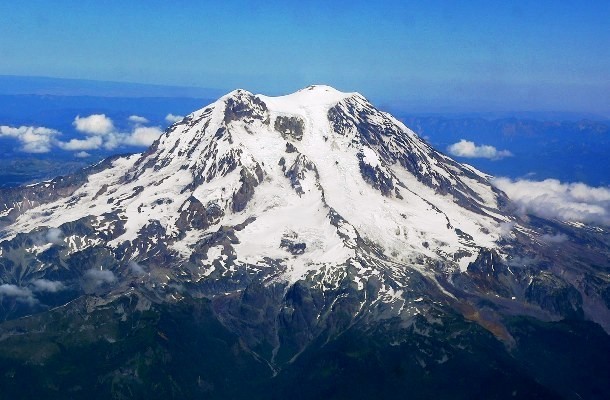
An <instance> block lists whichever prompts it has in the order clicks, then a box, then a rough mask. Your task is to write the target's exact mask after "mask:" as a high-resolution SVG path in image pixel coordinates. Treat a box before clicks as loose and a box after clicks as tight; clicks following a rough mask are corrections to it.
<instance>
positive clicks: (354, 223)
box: [8, 86, 507, 281]
mask: <svg viewBox="0 0 610 400" xmlns="http://www.w3.org/2000/svg"><path fill="white" fill-rule="evenodd" d="M487 178H488V177H487V176H486V175H484V174H482V173H480V172H478V171H476V170H474V169H473V168H471V167H467V166H463V165H461V164H459V163H456V162H455V161H453V160H451V159H450V158H448V157H447V156H445V155H443V154H440V153H438V152H436V151H435V150H433V149H432V148H431V147H430V146H429V145H427V144H426V143H425V142H423V141H422V140H421V139H420V138H419V137H418V136H417V135H416V134H415V133H413V132H412V131H411V130H409V129H408V128H407V127H405V126H404V125H403V124H402V123H400V122H399V121H397V120H396V119H394V118H393V117H392V116H390V115H389V114H387V113H383V112H380V111H378V110H377V109H375V108H374V107H373V106H372V105H371V104H370V103H369V102H368V101H367V100H366V99H365V98H364V97H362V96H361V95H360V94H357V93H342V92H339V91H337V90H335V89H333V88H331V87H328V86H311V87H308V88H305V89H303V90H300V91H298V92H296V93H293V94H290V95H287V96H281V97H267V96H262V95H256V96H255V95H252V94H251V93H249V92H246V91H243V90H237V91H234V92H231V93H229V94H228V95H226V96H224V97H222V98H221V99H219V100H218V101H217V102H215V103H213V104H211V105H209V106H207V107H205V108H204V109H202V110H199V111H196V112H194V113H193V114H191V115H189V116H187V117H186V118H185V119H184V120H182V121H180V122H178V123H176V124H175V125H173V126H172V127H171V128H170V129H169V130H168V131H167V132H166V133H165V134H164V135H163V136H162V137H161V138H160V139H159V140H158V141H157V142H156V143H155V144H153V146H152V147H151V148H150V149H149V150H148V151H147V152H146V153H145V154H143V155H133V156H130V157H127V158H121V159H118V160H116V161H115V162H114V163H113V166H112V168H109V169H106V170H103V171H102V172H99V173H97V174H94V175H91V176H89V178H88V182H87V183H85V184H84V185H83V186H82V187H80V188H79V189H78V190H76V191H75V192H74V193H73V194H72V196H71V197H70V198H69V199H68V201H66V200H64V199H61V200H58V201H55V202H51V203H48V204H43V205H41V206H39V207H36V208H33V209H30V210H28V211H26V212H25V213H23V214H22V215H21V216H20V217H19V218H18V219H17V221H16V222H15V223H14V224H13V225H12V226H10V227H9V228H8V232H9V236H10V235H15V234H16V233H17V232H29V231H32V230H35V229H38V228H39V227H41V226H45V227H56V228H57V227H60V226H61V225H62V224H65V223H67V222H71V221H75V220H78V219H81V218H83V217H86V216H93V217H94V222H93V227H94V228H95V229H97V230H108V233H110V235H111V236H112V240H110V241H109V242H108V245H109V246H111V247H114V248H117V247H120V246H122V245H123V246H124V245H126V244H129V243H132V242H134V241H135V240H136V239H137V238H138V235H141V234H142V233H143V232H145V231H146V228H147V227H150V226H151V224H153V223H154V224H158V225H159V227H160V229H161V230H162V234H163V236H164V237H165V238H166V240H167V241H168V244H169V248H170V249H171V250H173V251H174V252H175V254H177V255H178V256H179V257H183V258H184V259H188V257H189V256H190V255H191V254H192V253H193V247H194V245H195V244H196V243H197V242H198V241H199V240H201V239H202V238H204V237H205V236H206V235H209V234H210V233H212V232H216V231H217V230H218V229H219V227H221V226H235V225H239V224H244V223H247V224H246V226H245V227H244V228H243V229H242V230H240V231H239V232H237V233H236V237H237V243H236V244H235V245H234V246H232V249H231V257H233V258H234V261H235V264H237V265H245V264H251V265H259V266H260V268H264V265H265V264H266V261H265V260H267V259H269V258H272V259H277V260H279V262H280V263H281V264H282V265H284V266H285V270H284V272H283V274H282V276H281V277H279V278H281V279H288V280H290V281H294V280H298V279H300V278H302V277H303V276H304V274H306V273H307V272H308V271H317V270H318V269H320V266H323V265H327V266H332V265H342V264H345V263H348V261H349V260H353V259H355V256H356V253H357V252H358V248H359V247H360V245H359V243H358V241H359V240H365V241H367V242H368V243H370V244H371V246H373V247H374V248H375V249H376V252H377V254H379V255H380V256H381V255H382V256H383V257H384V258H387V259H388V260H391V261H392V262H394V263H396V264H397V265H400V267H399V268H408V267H409V266H415V265H419V263H421V260H422V259H431V260H439V261H442V262H443V263H444V264H446V267H447V268H449V269H457V268H461V269H462V270H464V269H465V268H466V267H467V266H468V263H469V262H471V261H473V260H474V259H475V258H476V256H477V255H478V251H479V248H481V247H484V248H494V247H496V241H497V240H498V239H499V238H500V232H501V228H500V226H501V223H502V222H505V221H507V218H506V217H505V216H503V214H502V213H501V212H500V211H499V210H498V208H499V204H502V202H503V201H504V198H503V195H502V194H501V193H500V192H498V191H497V190H496V189H494V188H493V187H492V186H491V185H490V184H489V182H488V180H487ZM117 218H118V221H120V225H122V229H121V230H120V233H118V231H117V232H113V229H117V228H116V225H118V224H117ZM202 220H203V223H202ZM290 243H292V245H291V244H290ZM295 245H296V246H297V247H298V248H299V249H294V248H293V247H294V246H295ZM145 251H146V249H144V252H145ZM227 251H228V249H227ZM140 253H141V250H138V249H136V250H135V251H134V252H132V253H131V254H129V257H132V258H137V257H138V256H144V254H140ZM210 253H212V254H213V253H214V252H213V251H212V252H210ZM216 253H217V254H216V256H217V257H218V258H219V259H221V258H222V257H223V256H222V255H221V254H220V253H219V252H216ZM208 256H209V258H211V256H210V254H208ZM211 261H213V260H211V259H209V260H207V261H202V264H205V265H204V266H203V267H204V269H205V270H206V271H209V265H208V264H210V265H211Z"/></svg>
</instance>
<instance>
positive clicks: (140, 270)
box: [129, 261, 146, 275]
mask: <svg viewBox="0 0 610 400" xmlns="http://www.w3.org/2000/svg"><path fill="white" fill-rule="evenodd" d="M129 269H131V272H133V273H134V274H136V275H144V274H145V273H146V269H144V267H143V266H142V265H140V264H138V263H137V262H135V261H130V262H129Z"/></svg>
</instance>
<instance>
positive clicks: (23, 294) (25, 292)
mask: <svg viewBox="0 0 610 400" xmlns="http://www.w3.org/2000/svg"><path fill="white" fill-rule="evenodd" d="M7 297H8V298H11V299H14V300H15V301H18V302H21V303H27V304H29V305H33V304H36V303H37V302H38V300H36V298H35V297H34V293H32V291H31V290H30V289H29V288H26V287H21V286H17V285H12V284H9V283H3V284H2V285H0V300H1V299H4V298H7Z"/></svg>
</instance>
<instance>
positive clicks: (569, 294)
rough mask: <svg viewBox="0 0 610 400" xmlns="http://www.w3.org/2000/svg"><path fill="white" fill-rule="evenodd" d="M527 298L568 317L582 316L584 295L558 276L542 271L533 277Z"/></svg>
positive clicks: (543, 307)
mask: <svg viewBox="0 0 610 400" xmlns="http://www.w3.org/2000/svg"><path fill="white" fill-rule="evenodd" d="M525 296H526V298H527V299H528V300H529V301H531V302H533V303H536V304H539V305H540V307H541V308H542V309H544V310H548V311H551V312H553V313H556V314H559V315H562V316H564V317H567V318H582V316H583V311H582V297H581V295H580V293H579V292H578V290H576V289H575V288H574V287H572V286H571V285H569V284H568V283H567V282H565V281H563V280H561V279H559V278H558V277H557V276H555V275H553V274H550V273H547V272H541V273H540V274H538V275H537V276H535V277H534V278H533V279H532V282H531V283H530V285H529V286H528V288H527V290H526V292H525Z"/></svg>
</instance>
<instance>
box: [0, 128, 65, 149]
mask: <svg viewBox="0 0 610 400" xmlns="http://www.w3.org/2000/svg"><path fill="white" fill-rule="evenodd" d="M60 134H61V133H60V132H59V131H56V130H55V129H50V128H45V127H42V126H20V127H18V128H15V127H11V126H6V125H2V126H0V137H2V136H5V137H12V138H15V139H17V140H18V141H19V142H20V143H21V149H20V150H21V151H23V152H25V153H48V152H49V151H51V147H52V145H53V142H54V140H55V136H57V135H60Z"/></svg>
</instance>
